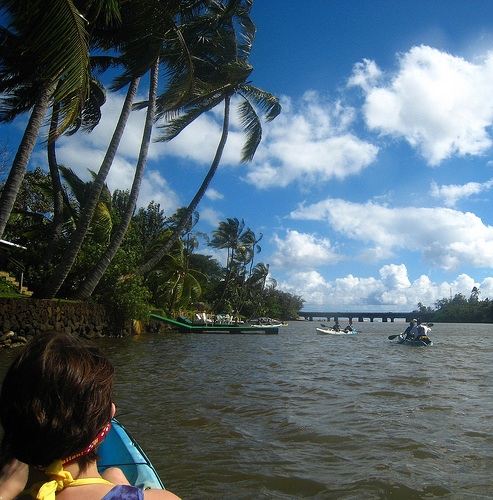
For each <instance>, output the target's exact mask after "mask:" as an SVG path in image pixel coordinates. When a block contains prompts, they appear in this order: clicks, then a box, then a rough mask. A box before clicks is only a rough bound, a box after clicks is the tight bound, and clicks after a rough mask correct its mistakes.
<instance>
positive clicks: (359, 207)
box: [0, 0, 493, 312]
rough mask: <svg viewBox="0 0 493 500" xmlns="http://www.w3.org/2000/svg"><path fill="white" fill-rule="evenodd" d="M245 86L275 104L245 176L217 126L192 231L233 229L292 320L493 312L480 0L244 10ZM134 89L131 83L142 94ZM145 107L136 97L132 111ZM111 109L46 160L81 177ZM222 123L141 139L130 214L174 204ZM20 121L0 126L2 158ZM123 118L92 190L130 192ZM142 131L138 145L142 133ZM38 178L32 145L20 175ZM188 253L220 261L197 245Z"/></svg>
mask: <svg viewBox="0 0 493 500" xmlns="http://www.w3.org/2000/svg"><path fill="white" fill-rule="evenodd" d="M251 14H252V18H253V21H254V23H255V25H256V27H257V34H256V38H255V41H254V47H253V51H252V54H251V57H250V62H251V63H252V64H253V66H254V71H253V73H252V75H251V83H252V84H253V85H255V86H258V87H260V88H261V89H263V90H266V91H268V92H271V93H272V94H274V95H275V96H277V97H278V98H279V99H280V101H281V104H282V112H281V114H280V115H279V116H278V117H277V118H276V119H275V120H274V121H272V122H269V123H264V124H263V139H262V142H261V144H260V146H259V148H258V150H257V153H256V155H255V157H254V159H253V161H252V162H250V163H246V164H245V163H240V152H241V148H242V146H243V143H244V135H243V134H242V133H241V131H240V129H239V127H238V120H237V119H236V115H234V116H233V118H232V123H231V131H230V135H229V138H228V143H227V146H226V149H225V152H224V155H223V158H222V161H221V165H220V168H219V170H218V172H217V174H216V176H215V178H214V179H213V181H212V183H211V185H210V187H209V190H208V192H207V194H206V197H205V198H204V199H203V200H202V201H201V203H200V205H199V207H198V212H199V215H200V222H199V224H198V226H197V230H199V231H202V232H205V233H207V234H211V233H212V231H213V230H214V229H216V228H217V226H218V223H219V222H220V221H225V220H226V219H227V218H238V219H240V220H241V219H243V220H244V221H245V225H246V226H248V227H250V228H251V229H252V230H253V231H254V232H255V234H256V235H257V236H259V235H260V234H262V235H263V237H262V240H261V241H260V243H259V244H260V246H261V252H260V253H259V254H258V255H257V259H258V260H257V262H263V263H265V264H268V265H269V269H270V275H271V277H272V278H273V279H275V281H276V282H277V287H278V288H279V289H280V290H284V291H287V292H290V293H293V294H295V295H299V296H301V297H302V298H303V299H304V301H305V304H304V307H303V309H304V310H305V311H376V312H379V311H382V312H383V311H393V312H394V311H397V312H400V311H410V310H413V309H415V308H416V307H417V304H418V303H422V304H423V305H425V306H430V307H434V306H435V303H436V301H438V300H440V299H443V298H450V297H453V296H455V295H456V294H458V293H462V294H464V295H465V296H466V297H469V296H470V294H471V290H472V289H473V287H475V286H476V287H478V288H479V290H480V293H481V295H480V299H486V298H490V299H493V214H492V201H493V5H492V3H491V1H490V0H467V1H466V0H462V1H459V0H413V1H412V2H410V1H409V0H392V1H389V0H344V1H341V0H305V1H304V2H300V1H299V0H255V2H254V6H253V9H252V13H251ZM144 86H145V84H144ZM144 96H145V90H144V88H142V90H141V94H140V97H142V98H143V97H144ZM122 100H123V96H122V95H121V94H118V95H117V94H109V95H108V97H107V102H106V104H105V105H104V107H103V118H102V120H101V123H100V124H99V126H98V127H97V128H96V129H95V130H94V132H92V133H91V134H77V135H76V136H74V137H70V138H62V139H61V140H60V141H59V145H58V160H59V162H60V163H62V164H64V165H65V166H69V167H71V168H72V169H74V170H75V171H76V172H77V173H78V175H79V176H81V177H82V178H84V179H87V180H88V179H89V174H88V171H87V169H92V170H97V169H98V168H99V165H100V163H101V160H102V157H103V155H104V152H105V150H106V147H107V145H108V142H109V140H110V137H111V134H112V132H113V127H114V124H115V122H116V119H117V116H118V114H119V111H120V108H121V104H122ZM221 115H222V109H216V110H213V112H211V113H209V114H208V115H204V116H202V117H201V118H200V119H198V120H197V121H196V122H194V123H193V124H192V125H191V126H190V127H189V128H187V129H186V130H185V131H184V132H182V134H180V135H179V136H178V137H177V138H176V139H174V140H173V141H171V142H169V143H163V142H153V144H152V146H151V149H150V156H149V161H148V164H147V169H146V174H145V179H144V183H143V186H142V190H141V195H140V198H139V205H140V206H147V204H148V203H149V202H150V201H151V200H154V201H155V202H158V203H159V204H160V206H161V208H162V209H163V210H164V212H165V213H166V214H169V215H171V214H172V213H173V212H174V211H175V210H176V208H178V207H180V206H183V205H188V203H189V202H190V200H191V199H192V197H193V195H194V194H195V191H196V190H197V189H198V187H199V186H200V184H201V182H202V179H203V177H204V176H205V173H206V172H207V170H208V168H209V166H210V163H211V162H212V159H213V156H214V153H215V149H216V147H217V143H218V141H219V136H220V133H221ZM26 120H27V117H22V118H20V119H18V120H16V121H14V122H13V123H12V124H8V125H6V124H4V125H0V143H3V144H7V146H8V147H9V148H10V149H12V150H13V151H14V152H15V150H16V147H17V144H18V140H19V139H18V137H19V133H20V132H21V131H22V130H23V128H24V127H25V123H26ZM142 122H143V113H142V112H134V113H133V115H132V117H131V120H130V123H129V125H128V126H127V130H126V132H125V136H124V139H123V141H122V145H121V147H120V150H119V152H118V156H117V158H116V160H115V163H114V165H113V167H112V169H111V171H110V174H109V176H108V179H107V182H108V186H109V188H110V189H111V190H112V191H113V190H114V189H117V188H119V189H125V188H128V187H129V186H130V184H131V182H132V176H133V171H134V167H135V163H136V158H137V155H138V151H139V145H140V137H141V128H142ZM159 133H160V131H159V128H157V127H156V128H155V130H154V135H153V137H154V138H157V137H159ZM35 166H41V167H42V168H43V169H44V170H46V169H47V162H46V153H45V151H44V149H43V148H42V147H41V145H40V147H39V148H37V149H36V150H35V152H34V154H33V157H32V160H31V163H30V168H34V167H35ZM197 251H198V252H200V253H205V254H211V255H213V256H214V257H216V258H218V259H219V260H221V261H222V262H224V255H221V254H218V253H217V252H215V251H213V250H212V249H211V248H210V247H208V246H207V245H206V244H205V243H204V242H202V244H201V245H200V246H199V248H198V250H197Z"/></svg>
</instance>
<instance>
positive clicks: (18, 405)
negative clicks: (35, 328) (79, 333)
mask: <svg viewBox="0 0 493 500" xmlns="http://www.w3.org/2000/svg"><path fill="white" fill-rule="evenodd" d="M114 372H115V370H114V367H113V365H112V363H111V362H110V360H109V359H108V358H107V357H106V355H105V354H104V353H103V352H102V351H101V350H100V349H99V348H98V347H96V346H92V345H90V344H89V343H87V342H85V341H84V340H82V339H80V338H79V337H75V336H73V335H69V334H66V333H62V332H47V333H43V334H41V335H38V336H36V337H35V338H34V339H33V340H31V341H30V342H29V343H28V345H27V346H26V347H25V348H24V350H23V351H22V352H21V354H20V355H19V356H18V357H17V359H16V360H15V361H14V362H13V363H12V365H11V366H10V368H9V370H8V371H7V374H6V376H5V379H4V381H3V384H2V389H1V393H0V421H1V424H2V427H3V429H4V436H3V439H2V443H1V451H2V455H3V458H4V459H8V458H13V457H15V458H17V459H18V460H21V461H22V462H25V463H27V464H29V465H33V466H40V467H47V466H48V465H49V464H50V463H51V462H53V461H54V460H56V459H64V458H66V457H68V456H71V455H73V454H75V453H78V452H80V451H82V450H84V449H85V448H86V447H87V446H89V444H90V443H91V442H92V440H93V439H94V438H95V437H96V435H97V434H98V432H99V431H100V430H101V429H102V428H103V427H104V426H105V425H106V424H107V423H108V422H109V420H110V417H111V405H112V393H113V381H114ZM97 458H98V455H97V450H93V451H91V452H90V453H89V454H88V455H86V456H85V457H82V458H81V459H80V460H79V464H80V466H81V467H82V468H85V467H87V464H88V463H89V462H91V461H92V460H94V459H97Z"/></svg>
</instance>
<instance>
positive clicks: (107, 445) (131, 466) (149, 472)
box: [98, 418, 165, 490]
mask: <svg viewBox="0 0 493 500" xmlns="http://www.w3.org/2000/svg"><path fill="white" fill-rule="evenodd" d="M98 453H99V455H100V457H101V460H99V461H98V469H99V471H100V472H102V471H104V470H105V469H107V468H108V467H118V468H119V469H121V470H122V471H123V473H124V474H125V476H126V478H127V479H128V481H129V483H130V484H131V485H133V486H137V487H138V488H140V489H143V490H147V489H149V488H152V489H158V490H164V489H165V487H164V484H163V482H162V481H161V478H160V477H159V475H158V473H157V472H156V469H154V467H153V465H152V463H151V461H150V460H149V459H148V458H147V455H146V454H145V453H144V451H143V450H142V448H141V447H140V446H139V445H138V444H137V442H136V441H135V440H134V439H133V438H132V437H131V436H130V434H129V433H128V431H127V430H126V429H125V427H123V425H122V424H121V423H120V422H119V421H118V420H117V419H115V418H113V419H112V420H111V430H110V432H109V434H108V435H107V436H106V438H105V440H104V441H103V442H102V443H101V445H100V446H99V449H98Z"/></svg>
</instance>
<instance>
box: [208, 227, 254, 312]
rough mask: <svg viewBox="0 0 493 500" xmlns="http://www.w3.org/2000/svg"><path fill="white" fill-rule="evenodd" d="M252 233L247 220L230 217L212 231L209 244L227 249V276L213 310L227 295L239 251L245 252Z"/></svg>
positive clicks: (219, 248)
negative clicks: (247, 239)
mask: <svg viewBox="0 0 493 500" xmlns="http://www.w3.org/2000/svg"><path fill="white" fill-rule="evenodd" d="M250 233H251V229H250V228H246V229H245V221H244V220H243V219H241V220H238V219H237V218H234V219H229V218H228V219H226V221H221V222H220V223H219V226H218V228H217V229H216V230H215V231H213V232H212V239H211V240H210V241H209V243H208V245H209V246H211V247H212V248H216V249H218V250H221V249H226V250H227V258H226V276H225V280H224V286H223V291H222V293H221V297H220V298H219V300H218V301H217V303H216V305H215V306H214V307H213V310H215V309H216V308H217V307H219V305H220V304H221V303H222V301H223V300H224V297H225V296H226V291H227V289H228V286H229V284H230V283H231V281H232V278H233V275H234V272H235V270H236V268H237V267H238V266H237V265H236V263H235V259H236V256H237V253H240V254H244V248H245V238H249V236H250Z"/></svg>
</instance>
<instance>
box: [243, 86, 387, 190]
mask: <svg viewBox="0 0 493 500" xmlns="http://www.w3.org/2000/svg"><path fill="white" fill-rule="evenodd" d="M282 103H283V111H282V113H281V115H280V116H278V117H277V118H276V119H275V120H274V121H273V122H270V123H268V124H265V125H264V127H263V128H264V132H265V133H264V137H263V140H262V143H261V145H260V147H259V149H258V153H257V155H256V157H255V159H254V162H253V163H252V165H251V166H250V171H249V173H248V174H247V175H246V180H247V181H248V182H250V183H252V184H255V185H256V186H257V187H259V188H264V189H266V188H272V187H286V186H288V185H290V184H292V183H294V182H298V183H302V184H304V185H306V184H314V183H317V182H321V181H322V182H323V181H327V180H330V179H334V178H337V179H344V178H346V177H348V176H351V175H356V174H358V173H360V172H361V171H362V170H363V169H364V168H366V167H367V166H368V165H370V164H371V163H372V162H373V161H375V159H376V156H377V153H378V148H377V147H376V146H374V145H373V144H370V143H368V142H365V141H363V140H361V139H359V138H358V137H356V136H355V135H354V134H353V133H351V132H350V131H349V127H350V125H351V124H352V123H353V120H354V116H355V110H354V109H353V108H350V107H347V106H343V105H342V103H341V102H340V101H336V102H334V103H330V104H329V103H326V102H324V101H323V99H322V98H321V97H320V96H319V95H318V94H317V93H316V92H306V93H305V95H304V97H303V99H302V102H301V103H300V104H299V107H298V108H296V107H295V106H294V104H293V103H292V102H291V100H290V99H288V98H284V99H283V102H282Z"/></svg>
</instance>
